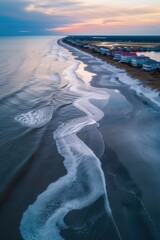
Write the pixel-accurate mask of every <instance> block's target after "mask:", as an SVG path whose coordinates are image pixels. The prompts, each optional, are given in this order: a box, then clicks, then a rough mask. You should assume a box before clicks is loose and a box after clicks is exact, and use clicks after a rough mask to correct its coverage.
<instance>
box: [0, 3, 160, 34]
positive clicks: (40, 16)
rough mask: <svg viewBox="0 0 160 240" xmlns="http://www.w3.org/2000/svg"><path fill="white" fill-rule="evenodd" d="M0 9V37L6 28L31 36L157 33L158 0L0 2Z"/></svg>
mask: <svg viewBox="0 0 160 240" xmlns="http://www.w3.org/2000/svg"><path fill="white" fill-rule="evenodd" d="M13 4H14V6H13ZM0 6H1V9H2V10H3V12H1V15H0V19H1V21H0V24H1V26H2V27H1V29H2V30H1V35H3V32H4V33H5V32H6V33H7V34H9V33H8V32H9V30H11V29H9V27H10V28H11V27H12V28H15V33H20V32H21V33H22V32H23V33H24V32H27V33H31V34H32V33H33V34H34V33H35V34H41V33H42V34H149V35H151V34H153V35H154V34H159V33H160V2H159V0H153V1H151V0H148V1H144V0H141V1H139V2H137V1H135V0H131V1H129V2H128V1H126V0H117V1H116V3H115V2H113V3H111V2H110V1H108V0H102V1H101V2H100V3H98V2H97V1H95V0H88V1H84V0H81V1H78V0H74V1H72V0H66V1H62V0H60V1H58V0H57V1H56V0H55V1H54V2H53V1H51V0H40V1H38V0H19V1H18V0H7V1H1V0H0ZM13 8H14V9H15V11H14V14H13V11H12V9H13ZM4 19H5V21H4ZM6 19H7V20H6ZM21 22H23V23H24V24H21ZM7 29H8V32H7ZM13 30H14V29H12V32H13Z"/></svg>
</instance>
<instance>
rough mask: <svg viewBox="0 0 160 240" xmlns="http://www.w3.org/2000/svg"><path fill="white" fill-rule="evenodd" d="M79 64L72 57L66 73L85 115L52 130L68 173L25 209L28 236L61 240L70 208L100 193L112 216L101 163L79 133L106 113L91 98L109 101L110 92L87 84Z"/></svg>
mask: <svg viewBox="0 0 160 240" xmlns="http://www.w3.org/2000/svg"><path fill="white" fill-rule="evenodd" d="M79 66H80V62H78V61H76V60H74V61H72V64H71V66H69V68H68V69H67V70H65V71H64V76H65V79H66V80H67V81H68V82H69V84H68V88H69V90H70V92H73V93H75V94H77V96H79V97H78V99H77V100H75V101H74V102H73V105H74V106H75V107H76V108H77V109H79V110H80V111H81V112H83V114H84V115H85V116H84V117H78V118H75V119H72V120H70V121H68V122H66V123H62V124H61V125H60V126H59V127H58V128H57V130H56V131H55V132H54V134H53V137H54V139H55V141H56V145H57V149H58V152H59V153H60V154H61V155H62V156H63V157H64V166H65V168H66V170H67V174H66V175H65V176H63V177H61V178H60V179H59V180H58V181H56V182H55V183H52V184H50V185H49V186H48V188H47V189H46V191H45V192H43V193H42V194H40V195H39V196H38V198H37V200H36V201H35V203H33V204H32V205H30V206H29V207H28V209H27V210H26V211H25V212H24V214H23V218H22V221H21V224H20V232H21V235H22V237H23V238H24V239H25V240H36V239H37V240H42V239H43V240H51V239H52V240H53V239H56V240H62V239H63V238H62V236H61V230H62V229H67V228H68V227H69V226H68V225H67V224H66V223H65V221H64V218H65V216H66V215H67V214H68V213H69V212H70V211H71V210H78V209H82V208H84V207H87V206H90V205H91V204H92V203H94V202H95V201H96V200H97V199H99V198H100V197H103V199H104V204H105V210H106V214H107V215H108V217H110V218H111V219H113V218H112V213H111V209H110V205H109V201H108V197H107V191H106V183H105V179H104V174H103V171H102V169H101V163H100V161H99V159H98V158H97V157H96V155H95V153H94V152H93V151H92V150H91V149H90V148H89V147H88V146H87V145H86V144H85V143H84V142H83V141H82V140H81V139H80V138H79V137H78V136H77V133H78V132H79V131H81V130H82V129H83V128H84V127H86V126H92V125H93V126H94V127H95V124H97V122H98V121H99V120H100V119H102V118H103V116H104V113H103V111H102V110H101V109H100V108H98V107H96V106H95V105H93V104H91V102H90V100H91V99H97V100H99V101H103V102H105V104H107V101H108V99H109V97H110V96H109V94H107V92H106V91H104V90H103V89H98V88H94V87H91V86H90V85H89V80H88V79H87V83H88V85H87V84H85V76H84V77H83V78H81V77H82V76H81V75H83V74H84V73H85V70H84V69H83V71H82V72H83V74H82V72H81V73H79V74H78V72H79V71H77V70H78V68H79ZM87 75H88V73H87ZM91 79H92V73H90V80H91ZM113 222H114V220H113ZM119 239H121V238H120V237H119Z"/></svg>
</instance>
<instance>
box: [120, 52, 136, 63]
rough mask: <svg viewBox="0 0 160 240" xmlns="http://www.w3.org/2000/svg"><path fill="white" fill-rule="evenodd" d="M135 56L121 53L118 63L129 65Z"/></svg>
mask: <svg viewBox="0 0 160 240" xmlns="http://www.w3.org/2000/svg"><path fill="white" fill-rule="evenodd" d="M136 56H137V54H136V53H135V52H123V53H122V54H121V59H120V62H124V63H129V62H131V61H132V59H133V57H136Z"/></svg>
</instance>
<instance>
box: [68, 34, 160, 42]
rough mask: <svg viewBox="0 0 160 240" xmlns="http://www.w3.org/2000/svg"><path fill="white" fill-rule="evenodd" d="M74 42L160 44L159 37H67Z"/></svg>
mask: <svg viewBox="0 0 160 240" xmlns="http://www.w3.org/2000/svg"><path fill="white" fill-rule="evenodd" d="M68 37H70V38H73V39H74V40H83V41H104V42H145V43H160V36H98V35H97V36H96V35H95V36H93V35H92V36H89V35H88V36H82V35H77V36H71V35H70V36H68Z"/></svg>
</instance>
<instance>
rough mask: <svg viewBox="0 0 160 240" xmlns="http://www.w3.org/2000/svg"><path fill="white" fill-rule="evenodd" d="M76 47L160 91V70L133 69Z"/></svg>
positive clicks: (107, 57) (109, 58)
mask: <svg viewBox="0 0 160 240" xmlns="http://www.w3.org/2000/svg"><path fill="white" fill-rule="evenodd" d="M63 41H64V42H65V43H67V44H70V45H71V46H73V47H75V46H74V45H72V44H71V43H68V42H66V41H65V40H63ZM76 47H77V48H78V49H80V50H82V51H84V52H86V53H89V54H91V55H92V56H94V57H97V58H99V59H101V60H103V61H105V62H106V63H108V64H111V65H113V66H115V67H117V68H120V69H124V70H125V71H126V72H127V74H128V75H129V76H130V77H132V78H133V79H138V80H141V81H142V83H143V84H144V85H146V86H149V87H151V88H153V89H156V90H160V70H156V71H154V72H145V71H143V70H142V69H141V68H138V67H133V66H130V65H129V64H125V63H119V62H116V61H115V60H113V59H112V57H109V56H103V55H102V54H100V53H95V52H93V51H91V50H89V49H86V48H82V47H78V46H76Z"/></svg>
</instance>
